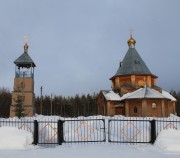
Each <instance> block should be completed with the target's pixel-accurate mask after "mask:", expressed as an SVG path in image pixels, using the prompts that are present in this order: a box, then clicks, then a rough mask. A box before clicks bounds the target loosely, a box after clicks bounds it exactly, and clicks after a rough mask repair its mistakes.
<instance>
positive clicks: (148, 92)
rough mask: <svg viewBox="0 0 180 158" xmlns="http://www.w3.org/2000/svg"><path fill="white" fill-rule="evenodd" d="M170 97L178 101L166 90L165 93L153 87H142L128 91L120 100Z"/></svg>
mask: <svg viewBox="0 0 180 158" xmlns="http://www.w3.org/2000/svg"><path fill="white" fill-rule="evenodd" d="M143 98H146V99H169V100H172V101H176V100H174V99H175V98H174V97H173V96H171V95H170V94H169V93H168V92H164V93H159V92H158V91H156V90H154V89H151V88H147V87H145V88H140V89H138V90H136V91H134V92H131V93H127V94H125V95H123V96H122V97H121V99H120V100H125V99H143Z"/></svg>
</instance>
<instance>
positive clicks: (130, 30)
mask: <svg viewBox="0 0 180 158" xmlns="http://www.w3.org/2000/svg"><path fill="white" fill-rule="evenodd" d="M132 32H133V29H129V33H130V36H131V37H132Z"/></svg>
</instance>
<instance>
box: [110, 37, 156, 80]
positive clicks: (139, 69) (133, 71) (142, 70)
mask: <svg viewBox="0 0 180 158" xmlns="http://www.w3.org/2000/svg"><path fill="white" fill-rule="evenodd" d="M130 40H131V42H132V40H134V39H133V38H132V39H130ZM130 40H129V41H130ZM129 41H128V45H129V49H128V51H127V53H126V55H125V57H124V59H123V61H122V62H121V64H120V66H119V68H118V70H117V72H116V74H115V75H114V76H113V77H115V76H121V75H153V74H152V73H151V71H150V70H149V69H148V67H147V66H146V64H145V62H144V61H143V59H142V58H141V56H140V55H139V54H138V52H137V51H136V49H135V47H134V45H135V42H134V43H131V44H129ZM134 41H135V40H134ZM133 44H134V45H133ZM113 77H112V78H113Z"/></svg>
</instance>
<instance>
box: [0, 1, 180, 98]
mask: <svg viewBox="0 0 180 158" xmlns="http://www.w3.org/2000/svg"><path fill="white" fill-rule="evenodd" d="M130 28H132V29H133V37H134V38H135V39H136V42H137V43H136V46H135V47H136V50H137V51H138V53H139V54H140V55H141V57H142V58H143V60H144V61H145V63H146V65H147V66H148V68H149V69H150V71H151V72H152V73H153V74H155V75H157V76H158V79H157V85H158V86H160V87H162V88H163V89H164V90H167V91H170V90H171V89H174V90H180V49H179V46H180V0H0V87H7V88H9V89H10V90H11V91H12V90H13V80H14V77H15V65H14V63H13V62H14V60H15V59H17V58H18V57H19V56H20V55H21V54H22V53H23V51H24V50H23V46H24V44H25V41H24V38H23V37H24V35H28V36H29V39H28V45H29V55H30V56H31V58H32V59H33V60H34V62H35V63H36V66H37V67H36V68H35V93H36V95H39V94H40V87H41V86H43V94H44V95H50V94H51V93H52V94H53V95H63V96H73V95H75V94H80V95H81V94H87V93H90V94H92V93H93V92H99V91H100V90H109V89H111V81H110V80H109V78H110V77H112V76H113V75H114V74H115V73H116V71H117V69H118V67H119V62H120V61H121V60H122V59H123V57H124V55H125V54H126V52H127V50H128V45H127V40H128V39H129V32H128V30H129V29H130Z"/></svg>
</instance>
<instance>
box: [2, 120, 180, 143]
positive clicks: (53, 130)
mask: <svg viewBox="0 0 180 158" xmlns="http://www.w3.org/2000/svg"><path fill="white" fill-rule="evenodd" d="M1 126H11V127H17V128H19V129H23V130H26V131H29V132H31V133H32V134H33V136H34V142H33V143H34V144H35V145H37V144H39V145H43V144H44V145H47V144H50V145H58V144H59V145H62V144H65V143H101V142H106V143H108V142H109V143H119V144H123V143H130V144H136V143H152V144H153V143H154V142H155V140H156V137H157V135H158V134H159V132H160V131H161V130H165V129H169V128H172V129H178V130H179V129H180V119H179V118H178V119H172V118H171V119H169V118H156V119H154V118H128V117H120V118H117V117H116V118H106V117H100V118H98V117H97V118H85V117H83V118H73V119H70V118H69V119H63V120H62V119H61V118H57V117H56V118H55V119H54V120H49V119H48V120H47V119H42V120H40V119H36V118H33V119H22V120H19V119H18V120H14V119H0V127H1ZM107 138H108V139H107Z"/></svg>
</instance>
